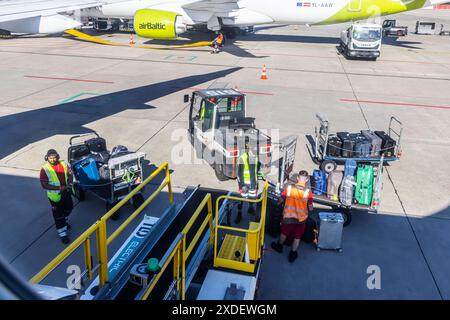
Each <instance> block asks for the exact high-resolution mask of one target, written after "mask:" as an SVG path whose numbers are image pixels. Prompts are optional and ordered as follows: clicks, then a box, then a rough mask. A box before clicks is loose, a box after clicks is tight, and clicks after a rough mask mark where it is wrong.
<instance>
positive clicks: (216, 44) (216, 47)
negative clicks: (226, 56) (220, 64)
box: [211, 32, 224, 53]
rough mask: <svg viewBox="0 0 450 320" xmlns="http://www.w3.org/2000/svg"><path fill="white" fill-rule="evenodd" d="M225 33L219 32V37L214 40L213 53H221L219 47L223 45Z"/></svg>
mask: <svg viewBox="0 0 450 320" xmlns="http://www.w3.org/2000/svg"><path fill="white" fill-rule="evenodd" d="M223 40H224V37H223V33H222V32H219V34H218V35H217V37H216V38H215V39H214V40H213V42H212V47H213V51H212V52H211V53H219V48H220V47H221V46H222V45H223Z"/></svg>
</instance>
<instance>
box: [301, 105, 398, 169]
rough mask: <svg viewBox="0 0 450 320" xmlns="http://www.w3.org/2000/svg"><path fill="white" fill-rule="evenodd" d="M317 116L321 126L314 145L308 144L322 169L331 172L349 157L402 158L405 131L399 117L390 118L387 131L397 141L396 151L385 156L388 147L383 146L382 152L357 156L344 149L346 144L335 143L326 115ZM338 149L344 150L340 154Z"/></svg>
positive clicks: (369, 159)
mask: <svg viewBox="0 0 450 320" xmlns="http://www.w3.org/2000/svg"><path fill="white" fill-rule="evenodd" d="M316 117H317V119H318V120H319V123H320V127H319V128H317V127H315V136H314V137H313V146H312V147H310V146H308V149H309V152H310V154H311V156H312V158H313V161H314V162H315V163H316V164H319V165H320V169H322V170H324V171H325V172H327V173H330V172H331V171H333V170H335V169H336V167H337V165H338V164H342V163H344V162H345V161H346V160H348V159H352V160H355V161H356V162H357V163H378V162H380V159H381V158H382V157H383V159H384V160H383V161H384V162H383V163H387V162H394V161H397V160H399V159H400V156H401V145H400V140H401V136H402V131H403V124H402V123H401V122H400V121H399V120H398V119H397V118H395V117H393V116H392V117H391V118H390V121H389V127H388V132H387V133H386V136H387V137H390V138H391V139H392V140H393V141H395V147H394V150H393V151H394V152H393V153H392V154H391V156H389V157H387V156H383V154H384V152H385V151H386V149H383V148H382V149H381V150H380V154H377V155H374V154H372V153H370V154H369V156H368V157H357V156H355V154H356V153H355V152H353V150H350V151H349V152H346V151H347V150H345V149H344V148H345V146H344V145H342V146H341V145H338V146H337V145H335V144H333V139H334V138H335V137H336V134H332V133H331V131H330V123H329V121H328V120H327V117H326V115H323V114H316ZM350 136H351V135H350ZM330 142H331V145H330ZM389 149H391V148H389ZM329 150H330V152H329ZM336 150H341V151H342V152H341V155H340V156H338V155H337V153H336ZM343 155H346V156H343Z"/></svg>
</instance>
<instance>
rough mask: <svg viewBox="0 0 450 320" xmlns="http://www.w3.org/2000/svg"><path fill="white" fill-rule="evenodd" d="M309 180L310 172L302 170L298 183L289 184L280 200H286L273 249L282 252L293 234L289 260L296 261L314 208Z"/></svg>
mask: <svg viewBox="0 0 450 320" xmlns="http://www.w3.org/2000/svg"><path fill="white" fill-rule="evenodd" d="M308 181H309V174H308V172H307V171H304V170H302V171H300V172H299V174H298V176H297V183H296V184H294V185H288V187H287V188H285V189H284V190H283V192H282V194H281V199H280V202H283V201H284V209H283V220H282V222H281V234H280V238H279V240H278V242H272V249H274V250H275V251H277V252H279V253H282V252H283V244H284V242H285V241H286V239H287V238H288V237H289V236H292V237H293V238H294V241H293V242H292V247H291V251H290V252H289V262H294V261H295V259H297V257H298V253H297V249H298V246H299V244H300V239H301V237H302V236H303V233H304V232H305V228H306V220H307V219H308V215H309V212H310V211H312V209H313V205H312V201H313V198H312V192H311V190H309V189H308V188H307V187H306V184H307V183H308Z"/></svg>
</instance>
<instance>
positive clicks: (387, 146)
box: [375, 131, 396, 158]
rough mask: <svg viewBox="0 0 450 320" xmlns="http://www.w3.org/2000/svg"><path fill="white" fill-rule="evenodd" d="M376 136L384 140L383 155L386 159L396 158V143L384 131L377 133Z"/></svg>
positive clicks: (382, 145)
mask: <svg viewBox="0 0 450 320" xmlns="http://www.w3.org/2000/svg"><path fill="white" fill-rule="evenodd" d="M375 134H376V135H377V136H379V137H380V138H381V140H382V143H381V151H382V152H381V154H384V156H385V157H387V158H391V157H393V156H395V145H396V142H395V140H394V139H392V138H391V137H390V136H389V135H388V134H387V133H386V132H384V131H375Z"/></svg>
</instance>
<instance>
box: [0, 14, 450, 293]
mask: <svg viewBox="0 0 450 320" xmlns="http://www.w3.org/2000/svg"><path fill="white" fill-rule="evenodd" d="M395 18H396V19H397V22H398V24H400V25H407V26H408V27H409V30H410V34H409V35H408V36H407V37H405V38H399V39H398V40H394V39H385V44H384V45H383V47H382V53H381V57H380V58H379V59H378V60H377V61H376V62H373V61H363V60H346V59H345V58H344V57H342V56H341V55H339V54H338V53H337V50H336V45H337V43H338V37H339V34H340V31H341V30H343V29H344V28H345V26H346V24H342V25H337V26H321V27H310V28H308V27H305V26H276V27H274V26H267V27H262V28H259V29H258V30H257V32H256V33H255V34H250V35H246V36H239V37H238V38H237V39H234V40H232V41H228V42H227V43H226V46H225V48H224V52H221V53H220V54H218V55H211V54H210V49H209V48H196V49H189V50H184V49H183V50H145V49H136V48H129V47H111V46H103V45H98V44H92V43H88V42H84V41H79V40H75V39H73V38H70V37H66V36H64V37H21V38H14V39H9V40H0V41H1V46H0V84H1V85H0V199H1V201H0V212H1V215H2V223H1V224H0V239H1V241H0V254H1V255H2V256H3V257H4V258H5V259H6V260H7V261H8V262H9V263H10V265H12V266H13V267H14V269H16V270H17V271H18V272H20V273H21V274H22V275H23V276H24V277H25V278H31V277H32V276H33V275H34V274H35V273H37V272H38V271H39V270H40V269H41V268H42V267H43V266H45V264H46V263H48V262H49V261H50V260H51V259H52V258H53V257H55V256H56V255H57V254H58V253H59V252H60V251H61V250H63V249H64V245H63V244H61V242H60V241H59V239H58V237H57V235H56V232H55V228H54V222H53V218H52V215H51V212H50V207H49V203H48V201H47V199H46V196H45V192H43V190H42V189H41V187H40V184H39V180H38V176H39V169H40V166H41V165H42V163H43V156H44V154H45V152H46V151H47V150H48V149H50V148H55V149H57V150H58V151H59V152H60V154H61V156H62V158H63V159H66V153H67V148H68V140H69V138H70V136H72V135H76V134H81V133H89V132H92V131H93V130H95V131H97V132H98V133H99V134H100V135H101V136H103V137H105V138H106V139H107V143H108V148H109V149H111V148H112V147H113V146H115V145H119V144H120V145H125V146H127V147H128V148H129V149H130V150H139V151H143V152H145V153H146V154H147V159H148V160H149V161H150V163H151V168H155V166H156V167H157V166H159V165H160V164H162V163H164V162H166V161H167V162H168V163H169V166H170V168H171V170H173V173H172V179H173V183H174V191H175V193H176V195H175V200H176V201H177V200H178V201H179V200H181V199H182V198H183V195H182V192H183V190H184V189H185V188H186V187H187V186H195V185H198V184H201V185H202V186H205V187H211V188H219V189H227V190H233V191H235V190H236V182H235V181H227V182H219V181H218V180H217V179H216V177H215V174H214V171H213V169H212V168H211V167H210V166H209V165H207V164H201V163H200V164H191V163H179V161H178V160H176V158H175V157H173V154H174V150H175V149H176V147H179V146H180V141H181V139H182V138H183V133H184V132H185V131H184V130H185V129H186V128H187V118H188V108H187V106H186V104H185V103H183V95H184V94H190V93H191V92H192V91H193V90H194V89H195V88H207V87H209V86H210V85H212V84H214V83H215V84H216V85H217V84H220V83H224V84H227V85H229V86H231V87H233V88H234V87H236V88H237V89H238V90H241V91H244V92H247V93H248V100H247V102H248V113H249V115H250V116H254V117H256V124H257V126H258V127H259V128H264V129H269V130H279V135H280V136H281V137H283V136H285V135H288V134H296V135H298V146H297V154H296V161H295V170H300V169H307V170H309V171H312V170H313V169H314V168H316V165H315V164H314V163H313V161H312V159H311V157H310V155H309V153H308V149H307V147H306V145H307V144H309V142H308V139H307V137H306V136H307V135H311V134H313V133H314V127H315V126H316V125H317V120H316V118H315V114H316V113H318V112H320V113H325V114H326V115H327V116H328V119H329V120H330V123H331V130H332V131H353V132H357V131H359V130H361V129H366V128H370V129H375V130H387V127H388V122H389V119H390V117H391V116H395V117H397V118H398V119H399V120H401V121H402V123H403V136H402V149H403V155H402V158H401V160H400V161H399V162H396V163H392V164H391V165H390V166H388V167H386V170H385V174H384V176H383V181H384V186H383V194H382V203H381V209H380V212H379V213H378V214H366V213H358V214H355V215H354V216H353V222H352V224H351V225H350V226H348V227H347V228H345V229H344V236H343V247H344V251H343V253H337V252H331V251H325V252H316V251H315V249H314V247H312V246H311V245H306V244H301V246H300V250H299V252H300V254H299V259H298V260H297V261H296V262H295V263H293V264H289V263H288V261H287V249H288V248H285V254H284V255H283V256H280V255H279V254H277V253H275V252H273V251H271V250H270V249H267V250H266V254H265V260H264V264H263V266H262V269H261V283H260V288H259V298H260V299H449V298H450V278H449V277H448V270H449V269H450V254H449V252H450V178H449V176H448V172H450V161H449V159H450V37H448V36H438V35H434V36H425V35H416V34H413V30H414V26H415V22H416V21H417V20H419V19H420V20H427V21H436V22H438V23H443V24H444V25H445V26H446V28H447V29H449V28H450V10H419V11H416V12H411V13H404V14H400V15H396V16H395ZM197 36H198V37H200V38H202V40H205V37H206V38H208V37H209V36H208V35H202V34H200V35H197ZM102 37H104V38H105V39H108V40H114V41H118V42H127V41H128V35H127V34H112V35H102ZM135 40H136V41H137V42H138V43H142V42H144V40H143V39H135ZM178 42H180V43H182V42H183V41H178ZM149 43H156V44H163V43H164V42H161V41H160V42H158V41H150V42H149ZM263 65H266V66H267V72H268V80H260V75H261V70H262V67H263ZM180 132H181V134H180ZM174 147H175V148H174ZM187 150H191V149H190V148H187ZM191 151H192V150H191ZM193 157H194V156H192V158H193ZM151 168H149V169H148V171H150V170H151ZM147 192H148V191H147ZM165 196H166V195H165V194H162V195H161V196H160V197H159V198H157V199H160V198H161V199H164V198H163V197H165ZM166 204H167V201H166V200H162V201H160V202H158V203H157V204H151V205H150V206H149V209H148V211H146V213H148V214H151V215H155V216H158V215H159V214H160V213H161V211H162V209H161V208H163V207H164V206H165V205H166ZM127 210H128V209H127ZM125 211H126V210H125ZM130 211H131V210H130ZM104 212H105V208H104V203H102V202H101V201H99V200H97V199H94V198H92V197H89V198H88V200H87V201H85V202H82V203H77V202H76V206H75V208H74V211H73V213H72V215H71V217H70V222H71V225H72V231H71V234H70V235H71V238H72V239H75V238H76V236H77V235H80V234H81V233H82V232H83V230H85V229H86V228H87V227H89V226H90V225H91V224H92V223H93V222H95V221H96V220H97V219H98V218H99V217H101V216H102V215H103V214H104ZM123 215H124V216H125V215H126V213H123ZM122 221H123V220H122ZM119 223H120V222H119V221H118V222H115V221H113V222H112V224H111V226H109V227H108V228H111V230H113V229H114V228H116V227H117V226H118V224H119ZM266 239H267V240H266V247H267V248H270V241H271V240H272V239H271V238H270V237H267V238H266ZM118 242H120V241H118ZM118 245H119V244H115V245H114V247H115V248H117V246H118ZM370 266H378V267H379V268H380V271H381V288H380V289H374V290H370V289H369V288H368V287H367V281H368V278H369V276H370V274H369V273H368V268H369V270H370V268H371V267H370ZM52 281H56V282H60V281H61V277H60V276H59V277H56V276H55V277H53V278H52V277H49V278H47V279H46V281H45V282H46V283H52V284H54V283H55V282H52Z"/></svg>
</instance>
